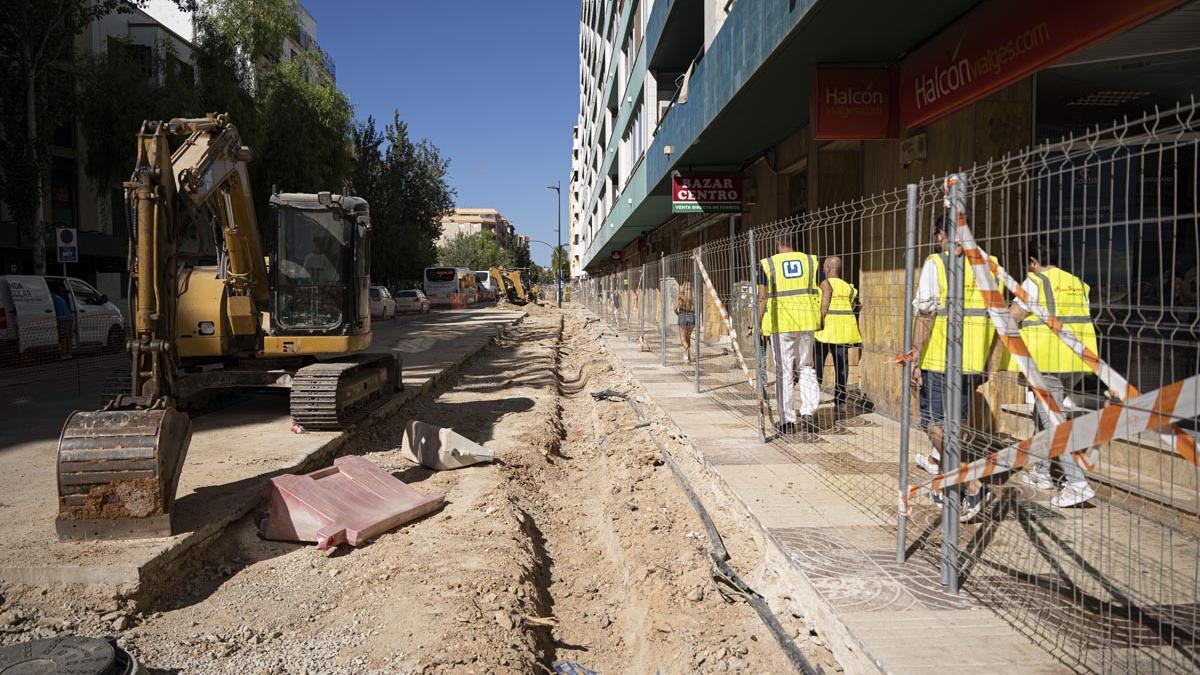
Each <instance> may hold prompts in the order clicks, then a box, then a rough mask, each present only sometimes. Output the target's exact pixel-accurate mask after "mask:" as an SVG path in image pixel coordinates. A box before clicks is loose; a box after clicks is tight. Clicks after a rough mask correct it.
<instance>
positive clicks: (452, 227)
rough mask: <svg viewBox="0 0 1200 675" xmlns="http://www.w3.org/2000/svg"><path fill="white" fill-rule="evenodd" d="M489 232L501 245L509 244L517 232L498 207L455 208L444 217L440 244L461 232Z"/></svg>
mask: <svg viewBox="0 0 1200 675" xmlns="http://www.w3.org/2000/svg"><path fill="white" fill-rule="evenodd" d="M479 232H489V233H491V235H492V238H493V239H494V240H495V242H496V243H497V244H499V245H500V246H507V245H508V242H509V239H511V238H512V237H513V235H514V234H515V233H516V230H515V228H513V224H512V222H511V221H509V219H508V218H505V217H504V216H503V215H501V213H500V212H499V211H497V210H496V209H454V212H453V213H451V214H450V215H448V216H444V217H443V218H442V236H441V237H440V238H439V239H438V244H439V245H442V244H446V243H447V242H449V241H450V240H451V239H453V238H455V237H457V236H458V235H460V234H476V233H479Z"/></svg>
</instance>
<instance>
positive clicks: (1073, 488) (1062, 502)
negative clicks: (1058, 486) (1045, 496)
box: [1050, 482, 1096, 509]
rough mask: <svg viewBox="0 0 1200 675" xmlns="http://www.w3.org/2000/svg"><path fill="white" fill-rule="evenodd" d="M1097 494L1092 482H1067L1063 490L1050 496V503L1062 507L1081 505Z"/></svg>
mask: <svg viewBox="0 0 1200 675" xmlns="http://www.w3.org/2000/svg"><path fill="white" fill-rule="evenodd" d="M1095 496H1096V491H1095V490H1094V489H1093V488H1092V486H1091V484H1090V483H1086V482H1085V483H1067V484H1066V485H1064V486H1063V489H1062V492H1059V493H1058V494H1057V495H1056V496H1054V497H1051V498H1050V503H1051V504H1053V505H1054V506H1057V507H1058V508H1060V509H1065V508H1070V507H1072V506H1079V505H1080V504H1083V503H1085V502H1087V501H1088V500H1090V499H1091V498H1092V497H1095Z"/></svg>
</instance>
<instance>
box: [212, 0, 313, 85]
mask: <svg viewBox="0 0 1200 675" xmlns="http://www.w3.org/2000/svg"><path fill="white" fill-rule="evenodd" d="M296 9H297V8H296V0H249V1H248V0H202V1H201V2H200V15H201V16H202V17H203V18H202V21H203V26H202V32H203V33H206V34H207V35H209V36H210V37H212V36H219V37H220V40H221V42H222V43H223V46H224V47H226V48H228V49H229V51H230V52H231V53H232V54H233V55H235V56H237V57H238V58H237V59H236V60H235V61H233V62H232V64H231V65H233V66H234V67H235V69H236V72H237V74H238V76H239V78H240V79H241V80H242V81H243V82H244V83H245V84H246V85H247V86H248V87H249V88H250V90H251V91H254V90H256V89H257V87H256V84H257V82H256V81H257V79H258V78H257V74H258V72H259V66H260V64H261V63H262V62H263V61H264V60H266V61H271V62H278V61H282V59H281V58H280V57H281V55H280V53H279V51H280V50H281V49H282V48H283V41H284V39H285V38H286V37H287V36H289V35H292V34H294V33H295V32H296V29H297V23H296Z"/></svg>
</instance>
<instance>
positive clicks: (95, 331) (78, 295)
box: [0, 274, 125, 361]
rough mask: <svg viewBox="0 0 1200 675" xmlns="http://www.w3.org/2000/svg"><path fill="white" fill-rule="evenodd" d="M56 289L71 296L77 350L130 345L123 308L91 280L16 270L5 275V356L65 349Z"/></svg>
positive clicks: (1, 287) (1, 283)
mask: <svg viewBox="0 0 1200 675" xmlns="http://www.w3.org/2000/svg"><path fill="white" fill-rule="evenodd" d="M52 293H54V294H57V295H59V296H60V297H62V298H64V299H65V300H66V302H67V306H68V307H70V309H71V315H72V317H73V318H74V319H75V320H74V322H73V323H72V324H71V330H72V339H71V345H72V347H73V350H75V351H77V350H80V349H89V348H97V347H98V348H102V349H109V350H112V351H117V350H120V349H121V348H122V347H123V346H124V344H125V317H124V316H123V315H122V314H121V310H120V309H118V308H117V306H116V305H114V304H113V303H111V302H109V300H108V297H107V296H105V295H104V294H103V293H101V292H100V291H98V290H96V289H95V288H93V287H92V286H91V285H90V284H88V283H87V282H86V281H83V280H82V279H75V278H74V277H61V276H44V277H38V276H23V275H13V274H10V275H7V276H0V355H2V356H0V361H9V360H10V359H11V358H13V357H15V356H18V355H21V354H25V353H27V352H32V351H43V350H44V351H56V350H57V349H58V348H59V341H58V317H57V315H56V314H55V312H54V298H53V297H52V296H51V294H52ZM5 357H7V358H5Z"/></svg>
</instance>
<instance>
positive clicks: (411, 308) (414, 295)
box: [396, 288, 429, 314]
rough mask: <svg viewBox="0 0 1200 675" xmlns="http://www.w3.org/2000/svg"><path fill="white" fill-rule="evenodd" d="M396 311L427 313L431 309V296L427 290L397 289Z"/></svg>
mask: <svg viewBox="0 0 1200 675" xmlns="http://www.w3.org/2000/svg"><path fill="white" fill-rule="evenodd" d="M396 311H397V312H405V313H407V312H413V313H415V314H425V313H426V312H428V311H429V298H427V297H425V292H424V291H421V290H419V289H416V288H413V289H410V290H406V291H396Z"/></svg>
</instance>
